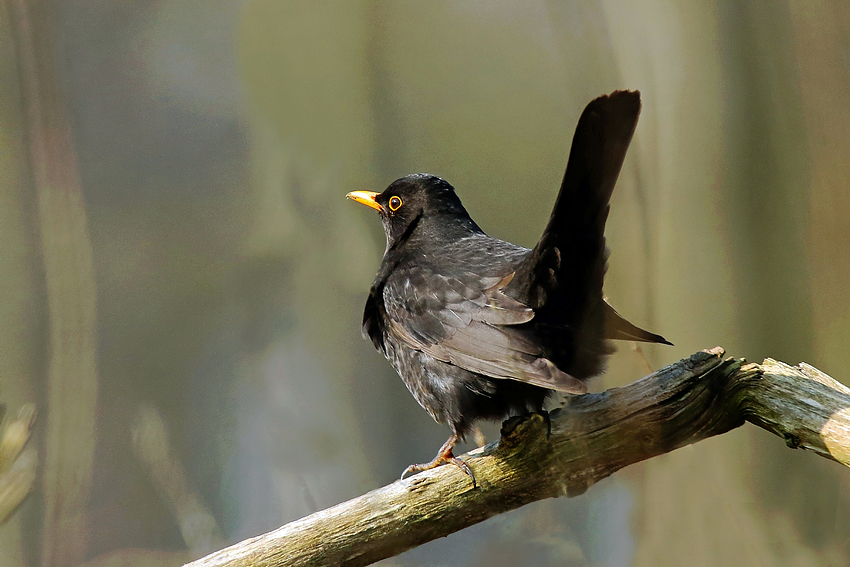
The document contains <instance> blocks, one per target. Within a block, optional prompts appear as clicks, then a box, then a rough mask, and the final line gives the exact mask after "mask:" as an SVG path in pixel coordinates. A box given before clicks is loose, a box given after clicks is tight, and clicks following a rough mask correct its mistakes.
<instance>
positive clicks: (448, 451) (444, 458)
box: [401, 434, 478, 488]
mask: <svg viewBox="0 0 850 567" xmlns="http://www.w3.org/2000/svg"><path fill="white" fill-rule="evenodd" d="M459 440H460V436H458V435H457V434H455V435H452V436H451V437H449V439H448V441H446V442H445V443H443V446H442V447H440V450H439V451H438V452H437V456H436V457H434V458H433V459H431V461H430V462H427V463H422V464H419V465H410V466H409V467H407V468H406V469H404V472H402V473H401V479H402V480H404V477H405V476H407V474H408V473H412V472H419V471H428V470H431V469H434V468H437V467H439V466H440V465H442V464H443V463H451V464H453V465H455V466H456V467H458V468H459V469H460V470H462V471H463V472H465V473H466V475H467V476H468V477H469V478H470V480H472V486H473V488H475V487H477V486H478V485H477V484H476V482H475V475H474V474H472V469H471V468H469V465H467V464H466V463H465V462H463V461H461V460H460V459H458V458H457V457H455V456H454V453H452V450H453V449H454V447H455V443H457V442H458V441H459Z"/></svg>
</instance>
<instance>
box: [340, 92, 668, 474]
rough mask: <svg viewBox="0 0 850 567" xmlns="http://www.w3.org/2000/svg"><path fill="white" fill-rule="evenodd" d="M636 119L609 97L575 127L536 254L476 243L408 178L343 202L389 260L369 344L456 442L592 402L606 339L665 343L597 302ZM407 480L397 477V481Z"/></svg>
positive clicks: (435, 194)
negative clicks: (359, 210) (569, 404)
mask: <svg viewBox="0 0 850 567" xmlns="http://www.w3.org/2000/svg"><path fill="white" fill-rule="evenodd" d="M639 113H640V94H639V93H637V92H628V91H617V92H614V93H613V94H611V95H610V96H602V97H599V98H597V99H596V100H594V101H593V102H591V103H590V104H589V105H588V106H587V108H586V109H585V110H584V112H583V113H582V115H581V118H580V119H579V123H578V126H577V128H576V133H575V137H574V138H573V144H572V149H571V150H570V157H569V162H568V164H567V170H566V173H565V175H564V181H563V183H562V185H561V191H560V194H559V195H558V199H557V201H556V203H555V208H554V210H553V212H552V216H551V218H550V220H549V224H548V225H547V226H546V230H545V231H544V232H543V236H542V237H541V238H540V241H539V242H538V243H537V245H536V246H535V247H534V249H532V250H528V249H527V248H523V247H521V246H515V245H513V244H511V243H509V242H504V241H502V240H499V239H496V238H492V237H490V236H487V235H486V234H484V232H483V231H482V230H481V229H480V228H479V227H478V225H477V224H475V222H474V221H473V220H472V219H471V218H470V217H469V215H468V214H467V212H466V210H465V209H464V208H463V205H461V202H460V199H458V197H457V195H456V194H455V191H454V188H453V187H452V186H451V185H449V184H448V183H447V182H446V181H444V180H442V179H440V178H439V177H435V176H433V175H427V174H415V175H408V176H407V177H403V178H401V179H399V180H397V181H395V182H394V183H393V184H392V185H390V186H389V187H388V188H387V189H386V190H385V191H384V192H383V193H380V194H378V193H372V192H367V191H355V192H353V193H349V194H348V196H349V197H350V198H352V199H355V200H357V201H358V202H361V203H364V204H366V205H368V206H370V207H372V208H374V209H376V210H378V212H379V213H380V216H381V220H382V221H383V225H384V231H385V232H386V235H387V248H386V251H385V252H384V258H383V261H382V262H381V267H380V269H379V270H378V274H377V276H376V277H375V282H374V284H373V285H372V289H371V291H370V292H369V297H368V299H367V300H366V309H365V313H364V315H363V334H364V336H366V337H368V338H369V339H371V341H372V343H373V344H374V345H375V348H376V349H378V351H380V352H381V353H383V354H384V355H385V356H386V357H387V359H389V361H390V363H391V364H392V365H393V367H394V368H395V369H396V371H398V373H399V375H401V378H402V380H404V383H405V384H406V385H407V388H408V389H409V390H410V392H411V393H412V394H413V396H414V397H415V398H416V401H417V402H419V404H420V405H421V406H422V407H423V408H425V409H426V410H427V411H428V413H430V414H431V416H432V417H433V418H434V419H435V420H437V421H438V422H440V423H447V424H448V425H449V427H450V428H451V429H452V433H453V434H452V436H451V437H450V438H449V440H448V441H447V442H446V444H445V445H444V446H443V447H442V448H441V449H440V452H439V453H438V455H437V457H435V459H434V460H433V461H431V462H430V463H427V464H424V465H411V466H410V467H408V468H407V470H405V473H407V472H409V471H414V470H423V469H427V468H432V467H435V466H437V465H439V464H441V463H443V462H453V463H455V464H457V465H458V466H460V467H461V468H463V469H464V470H465V471H466V472H467V473H468V474H469V475H470V476H471V477H472V478H473V482H474V477H473V476H472V472H471V471H470V470H469V468H468V467H467V466H466V464H465V463H463V462H462V461H460V460H459V459H456V458H455V457H454V455H453V454H452V448H453V447H454V444H455V443H456V442H457V441H458V440H459V439H463V437H464V436H465V435H466V434H467V433H468V432H469V430H470V428H471V426H472V424H473V422H475V421H477V420H480V419H488V420H498V419H503V418H505V417H507V416H509V415H511V414H518V413H525V412H529V411H541V410H542V408H543V404H544V401H545V400H546V398H547V396H548V395H549V394H551V393H552V391H553V390H558V391H561V392H570V393H582V392H585V391H586V386H585V380H587V379H588V378H590V377H592V376H595V375H598V374H599V373H601V372H602V370H603V367H604V363H605V357H606V355H608V354H610V353H611V352H612V351H613V348H612V347H611V345H610V341H609V339H623V340H636V341H646V342H658V343H665V344H670V343H668V342H667V341H666V340H665V339H664V338H663V337H661V336H659V335H655V334H653V333H649V332H647V331H644V330H643V329H639V328H638V327H635V326H634V325H632V324H631V323H629V322H628V321H626V320H625V319H623V318H622V317H620V316H619V315H618V314H617V312H616V311H614V309H613V308H612V307H611V306H610V305H609V304H608V303H607V302H606V301H605V299H604V298H603V295H602V282H603V279H604V275H605V267H606V258H607V250H606V248H605V237H604V231H605V220H606V219H607V217H608V210H609V204H608V203H609V200H610V198H611V192H612V191H613V189H614V183H615V182H616V180H617V176H618V174H619V172H620V167H621V166H622V164H623V159H624V158H625V155H626V150H627V149H628V146H629V142H630V140H631V138H632V134H633V132H634V129H635V126H636V124H637V119H638V114H639ZM402 476H404V475H402Z"/></svg>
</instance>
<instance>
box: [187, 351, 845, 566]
mask: <svg viewBox="0 0 850 567" xmlns="http://www.w3.org/2000/svg"><path fill="white" fill-rule="evenodd" d="M723 355H724V351H723V349H721V348H720V347H717V348H715V349H712V350H710V351H702V352H699V353H696V354H694V355H693V356H691V357H690V358H688V359H685V360H682V361H679V362H677V363H676V364H673V365H671V366H668V367H666V368H663V369H661V370H659V371H658V372H655V373H654V374H651V375H649V376H647V377H645V378H642V379H640V380H638V381H636V382H634V383H632V384H630V385H628V386H625V387H623V388H613V389H611V390H607V391H605V392H602V393H599V394H587V395H584V396H577V397H574V398H572V399H571V400H570V402H569V404H568V405H567V406H566V407H564V408H562V409H559V410H556V411H554V412H552V413H551V414H550V423H551V435H550V436H549V437H547V423H546V420H545V418H544V417H543V416H540V415H533V416H530V417H526V418H512V419H510V420H508V421H506V422H505V423H504V424H503V426H502V438H501V439H500V440H499V441H498V442H497V443H493V444H491V445H488V446H487V447H484V448H481V449H477V450H475V451H472V452H470V453H468V454H467V455H465V456H464V457H463V458H465V459H466V460H468V461H469V464H470V466H471V467H472V468H473V470H474V471H475V476H476V478H477V479H478V487H477V488H474V487H473V486H472V484H471V483H470V482H469V479H468V478H467V477H466V476H465V475H464V474H463V473H462V472H461V471H460V470H459V469H457V468H456V467H448V466H446V467H439V468H437V469H434V470H432V471H427V472H424V473H420V474H417V475H415V476H413V477H410V478H408V479H406V480H404V481H397V482H394V483H393V484H390V485H388V486H385V487H383V488H379V489H377V490H373V491H372V492H369V493H368V494H364V495H363V496H360V497H358V498H354V499H352V500H349V501H348V502H344V503H342V504H339V505H337V506H334V507H332V508H328V509H327V510H323V511H320V512H316V513H315V514H311V515H310V516H307V517H305V518H302V519H300V520H297V521H294V522H291V523H289V524H286V525H285V526H283V527H281V528H278V529H277V530H275V531H273V532H270V533H267V534H264V535H261V536H259V537H256V538H253V539H249V540H245V541H243V542H241V543H238V544H236V545H233V546H231V547H229V548H227V549H224V550H222V551H219V552H217V553H214V554H212V555H209V556H207V557H205V558H203V559H199V560H198V561H195V562H193V563H189V564H188V565H189V566H191V567H214V566H216V567H223V566H227V567H241V566H248V565H251V566H255V567H272V566H282V565H287V566H302V565H368V564H370V563H373V562H375V561H378V560H379V559H383V558H385V557H390V556H393V555H396V554H398V553H401V552H402V551H405V550H407V549H410V548H411V547H415V546H417V545H420V544H422V543H425V542H427V541H430V540H433V539H436V538H438V537H443V536H446V535H448V534H450V533H453V532H455V531H457V530H460V529H463V528H465V527H467V526H470V525H472V524H475V523H477V522H480V521H482V520H485V519H487V518H489V517H491V516H494V515H496V514H499V513H502V512H505V511H508V510H512V509H514V508H518V507H520V506H522V505H524V504H527V503H529V502H534V501H536V500H541V499H543V498H550V497H554V496H563V495H566V496H575V495H578V494H581V493H583V492H584V491H585V490H586V489H587V488H588V487H589V486H591V485H592V484H594V483H596V482H598V481H599V480H601V479H603V478H605V477H607V476H609V475H611V474H612V473H614V472H616V471H617V470H619V469H621V468H623V467H625V466H627V465H630V464H632V463H636V462H639V461H642V460H645V459H649V458H651V457H654V456H656V455H660V454H662V453H667V452H669V451H672V450H673V449H676V448H678V447H682V446H684V445H688V444H691V443H695V442H697V441H700V440H702V439H705V438H707V437H711V436H713V435H718V434H721V433H725V432H726V431H729V430H730V429H734V428H736V427H738V426H740V425H742V424H743V423H744V422H745V421H750V422H752V423H754V424H756V425H758V426H760V427H763V428H764V429H767V430H768V431H770V432H772V433H775V434H776V435H779V436H780V437H783V438H784V439H785V440H786V442H787V443H788V445H789V446H791V447H795V448H804V449H810V450H812V451H815V452H816V453H818V454H820V455H822V456H825V457H827V458H830V459H833V460H836V461H838V462H840V463H843V464H845V465H847V464H850V415H849V414H848V412H850V390H848V389H847V388H845V387H844V386H843V385H841V384H839V383H838V382H836V381H835V380H833V379H832V378H830V377H828V376H826V375H825V374H823V373H821V372H820V371H818V370H817V369H815V368H812V367H811V366H808V365H805V364H802V365H800V366H799V367H795V368H792V367H790V366H787V365H785V364H783V363H780V362H776V361H773V360H770V359H768V360H766V361H765V362H764V364H762V365H759V364H746V363H745V362H744V361H743V360H741V359H726V360H724V359H723Z"/></svg>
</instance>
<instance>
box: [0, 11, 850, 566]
mask: <svg viewBox="0 0 850 567" xmlns="http://www.w3.org/2000/svg"><path fill="white" fill-rule="evenodd" d="M848 85H850V4H849V3H847V2H842V1H840V0H833V1H823V2H819V1H818V2H791V1H786V2H777V1H775V0H774V1H770V2H768V1H763V0H762V1H755V2H746V3H740V2H739V3H735V2H711V1H708V2H691V3H689V4H682V3H679V2H672V1H669V0H668V1H663V0H662V1H640V2H625V1H621V0H601V1H597V2H569V3H568V2H545V1H532V0H529V1H524V2H506V1H503V0H498V1H494V0H487V1H482V0H478V1H476V0H466V1H446V2H427V3H423V2H408V1H401V2H384V1H381V0H375V1H371V2H364V1H348V2H307V1H296V0H276V1H270V0H210V1H207V2H189V1H186V0H157V1H151V0H146V1H140V0H129V1H125V2H107V1H104V0H88V1H86V0H76V1H70V0H64V1H63V0H54V1H49V2H35V1H32V2H26V1H24V0H5V2H4V3H3V4H2V12H0V402H3V403H4V404H5V405H6V408H7V413H8V417H7V419H14V418H15V417H16V416H17V412H18V410H19V408H27V407H31V406H27V405H26V404H34V406H35V409H36V412H37V418H36V421H35V424H34V426H33V428H32V435H33V437H32V439H31V440H30V443H29V445H28V447H29V450H30V451H31V454H30V457H31V458H32V463H33V465H32V466H31V468H30V469H29V470H30V472H32V471H34V470H37V471H38V476H37V479H36V480H35V485H34V492H33V493H32V494H30V496H29V497H28V498H27V499H26V500H24V501H23V503H22V504H21V505H20V506H19V507H18V508H17V510H16V511H15V512H14V514H13V515H12V516H11V518H10V519H8V520H7V521H6V522H5V523H3V524H2V525H0V564H2V565H3V566H11V567H18V566H35V565H44V566H54V565H55V566H66V565H67V566H70V565H80V564H86V565H89V566H90V567H93V566H105V565H124V564H133V565H176V564H179V563H180V562H181V561H185V560H189V559H191V558H195V557H198V556H200V555H202V554H204V553H206V552H209V551H211V550H213V549H216V548H218V547H222V546H224V545H225V544H229V543H233V542H236V541H238V540H241V539H243V538H246V537H249V536H253V535H257V534H260V533H262V532H265V531H269V530H271V529H273V528H275V527H277V526H279V525H281V524H283V523H285V522H288V521H290V520H294V519H296V518H299V517H301V516H304V515H306V514H309V513H311V512H313V511H315V510H319V509H323V508H325V507H328V506H331V505H333V504H336V503H338V502H341V501H343V500H346V499H348V498H351V497H354V496H357V495H359V494H361V493H364V492H366V491H368V490H370V489H373V488H376V487H379V486H382V485H384V484H386V483H389V482H392V481H393V480H395V479H396V478H397V477H398V475H399V473H400V472H401V470H402V469H403V468H404V467H405V466H407V465H408V464H410V463H413V462H422V461H423V460H427V459H430V458H431V457H432V456H433V454H434V453H435V451H436V449H437V448H438V447H439V446H440V444H441V443H442V442H443V441H444V440H445V439H446V437H447V436H448V429H447V428H446V427H445V426H441V425H438V424H435V423H434V422H433V421H432V420H431V419H430V417H429V416H428V415H427V414H426V413H425V412H424V411H423V410H422V409H421V408H419V406H418V405H417V404H416V402H415V401H414V400H413V398H412V397H411V396H410V394H409V393H408V392H407V390H406V389H405V388H404V386H403V384H402V382H401V380H400V379H399V378H398V376H397V375H395V373H394V371H393V370H392V369H391V368H390V366H389V364H388V363H387V362H386V361H385V360H384V359H383V358H382V357H381V356H380V355H379V354H378V353H376V352H375V351H374V350H373V348H372V345H371V344H370V343H369V342H368V341H365V340H363V339H362V338H361V337H360V318H361V314H362V307H363V304H364V301H365V297H366V293H367V291H368V289H369V286H370V284H371V281H372V278H373V276H374V273H375V271H376V270H377V267H378V265H379V262H380V258H381V254H382V252H383V249H384V237H383V233H382V230H381V227H380V222H379V220H378V218H377V216H376V215H374V214H373V211H370V210H368V209H366V208H364V207H361V206H358V205H356V204H355V203H353V202H350V201H347V200H346V199H345V198H344V196H345V193H347V192H348V191H352V190H357V189H366V190H374V191H381V190H383V188H384V187H386V186H387V185H388V184H389V183H390V182H392V181H393V180H394V179H396V178H398V177H401V176H402V175H405V174H407V173H411V172H417V171H427V172H431V173H434V174H437V175H439V176H441V177H444V178H445V179H447V180H449V181H450V182H451V183H452V184H453V185H455V187H456V188H457V191H458V194H459V195H460V197H461V199H462V200H463V202H464V204H465V205H466V207H467V209H468V210H469V211H470V213H471V214H472V216H473V217H474V218H475V220H476V221H477V222H478V224H480V225H481V227H482V228H483V229H484V230H485V231H487V232H488V233H489V234H491V235H493V236H497V237H500V238H503V239H506V240H510V241H512V242H516V243H518V244H523V245H525V246H532V245H533V244H534V243H535V242H536V239H537V237H538V236H539V234H540V233H541V231H542V229H543V226H544V225H545V223H546V220H547V218H548V215H549V212H550V210H551V207H552V205H553V203H554V200H555V196H556V192H557V189H558V186H559V183H560V179H561V176H562V174H563V169H564V166H565V164H566V159H567V153H568V149H569V144H570V141H571V138H572V134H573V130H574V127H575V123H576V121H577V119H578V116H579V114H580V113H581V111H582V109H583V108H584V105H585V104H587V103H588V102H589V101H590V100H591V99H593V98H594V97H596V96H598V95H600V94H603V93H607V92H610V91H613V90H615V89H621V88H628V89H639V90H640V91H641V93H642V98H643V112H642V115H641V119H640V123H639V125H638V129H637V132H636V135H635V138H634V141H633V142H632V147H631V149H630V152H629V155H628V157H627V160H626V163H625V166H624V168H623V171H622V174H621V176H620V181H619V183H618V186H617V189H616V191H615V194H614V198H613V204H612V211H611V215H610V217H609V221H608V230H607V235H608V243H609V246H610V247H611V249H612V256H611V260H610V268H609V272H608V276H607V280H606V293H607V295H608V297H609V299H610V301H611V302H612V303H613V304H614V305H615V306H616V307H617V309H618V310H619V311H620V312H621V313H622V314H623V315H625V316H626V317H628V318H629V319H631V320H632V321H634V322H635V323H636V324H638V325H640V326H643V327H646V328H649V329H651V330H653V331H656V332H658V333H661V334H663V335H664V336H665V337H667V338H668V339H670V340H672V341H673V342H674V343H675V344H676V346H675V347H674V348H670V347H666V348H664V347H653V348H650V349H648V350H647V354H648V356H649V358H650V360H651V362H652V364H653V365H654V366H661V365H664V364H668V363H670V362H673V361H675V360H678V359H679V358H682V357H685V356H688V355H690V354H691V353H693V352H694V351H697V350H699V349H703V348H710V347H713V346H715V345H721V346H723V347H725V348H726V350H727V352H728V353H729V354H730V355H732V356H736V357H746V358H748V359H750V360H753V361H761V360H762V359H763V358H764V357H767V356H770V357H773V358H776V359H779V360H783V361H785V362H788V363H790V364H796V363H798V362H800V361H806V362H809V363H811V364H813V365H815V366H816V367H818V368H820V369H821V370H823V371H825V372H827V373H830V374H832V375H833V376H834V377H835V378H836V379H838V380H841V381H843V382H845V383H847V367H848V364H850V349H848V345H847V338H848V331H850V316H848V315H850V292H848V285H847V281H848V278H850V222H848V221H847V216H848V214H850V191H848V182H847V180H848V178H850V159H848V156H850V89H849V88H848ZM39 128H41V131H40V130H39ZM39 132H40V133H39ZM41 139H46V140H47V142H45V144H46V145H44V144H41V143H40V141H39V140H41ZM51 148H52V149H51ZM644 373H645V371H644V366H643V364H642V362H641V360H640V359H639V358H638V357H637V355H636V354H635V353H634V352H632V351H631V349H630V348H629V345H628V344H622V345H620V352H619V353H618V354H617V355H615V356H614V358H613V359H612V361H611V363H610V365H609V372H608V373H607V374H606V375H605V376H604V377H602V378H600V379H597V380H596V381H595V382H594V383H593V384H592V386H591V389H592V390H595V391H599V390H602V389H605V388H608V387H612V386H617V385H623V384H626V383H629V382H631V381H633V380H635V379H637V378H638V377H640V376H641V375H643V374H644ZM497 431H498V425H493V426H488V427H486V428H485V434H486V435H487V439H488V441H492V440H494V439H496V436H497ZM471 447H472V445H470V444H467V445H465V446H464V449H463V450H466V449H469V448H471ZM32 452H34V453H32ZM36 461H37V469H35V468H33V467H34V463H35V462H36ZM382 564H383V565H398V566H419V565H422V566H424V565H446V566H449V565H452V566H453V565H459V566H460V565H486V566H488V567H493V566H497V565H498V566H501V565H531V566H550V565H551V566H555V565H558V566H560V565H570V566H572V565H600V566H601V565H611V566H619V565H623V566H625V565H637V566H653V565H661V566H664V565H684V564H688V565H706V566H710V565H798V566H808V565H812V566H815V565H817V566H823V565H834V566H837V565H848V564H850V473H848V471H847V470H846V469H844V468H842V467H841V466H839V465H837V464H835V463H832V462H829V461H826V460H825V459H821V458H818V457H816V456H814V455H811V454H804V453H802V452H800V451H792V450H789V449H788V448H786V446H785V444H784V443H783V442H782V440H781V439H779V438H777V437H774V436H772V435H770V434H768V433H766V432H764V431H761V430H760V429H757V428H755V427H753V426H751V425H747V426H744V427H742V428H739V429H737V430H735V431H733V432H730V433H728V434H726V435H723V436H720V437H717V438H713V439H709V440H707V441H703V442H700V443H698V444H697V445H694V446H690V447H688V448H685V449H681V450H678V451H675V452H673V453H671V454H667V455H664V456H661V457H658V458H655V459H652V460H650V461H648V462H644V463H640V464H638V465H634V466H631V467H629V468H627V469H625V470H623V471H621V472H619V473H617V474H616V475H614V476H613V477H611V478H609V479H606V480H604V481H602V482H601V483H599V484H597V485H595V486H593V487H591V488H590V490H589V491H588V492H587V493H586V494H584V495H582V496H580V497H577V498H573V499H566V498H564V499H558V500H549V501H543V502H539V503H536V504H533V505H529V506H526V507H524V508H522V509H520V510H517V511H514V512H511V513H508V514H504V515H502V516H499V517H496V518H493V519H491V520H489V521H487V522H484V523H483V524H480V525H477V526H474V527H472V528H469V529H467V530H464V531H462V532H460V533H457V534H455V535H452V536H449V537H447V538H445V539H441V540H439V541H434V542H432V543H429V544H427V545H424V546H422V547H420V548H418V549H415V550H412V551H409V552H407V553H405V554H402V555H401V556H399V557H396V558H392V559H389V560H386V561H385V562H383V563H382Z"/></svg>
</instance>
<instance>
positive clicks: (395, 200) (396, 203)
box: [390, 197, 401, 211]
mask: <svg viewBox="0 0 850 567" xmlns="http://www.w3.org/2000/svg"><path fill="white" fill-rule="evenodd" d="M399 207H401V197H390V210H391V211H397V210H398V208H399Z"/></svg>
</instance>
